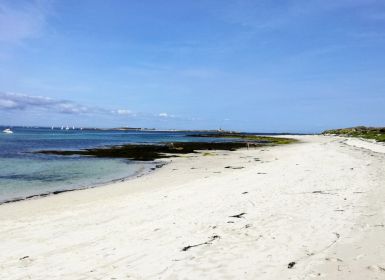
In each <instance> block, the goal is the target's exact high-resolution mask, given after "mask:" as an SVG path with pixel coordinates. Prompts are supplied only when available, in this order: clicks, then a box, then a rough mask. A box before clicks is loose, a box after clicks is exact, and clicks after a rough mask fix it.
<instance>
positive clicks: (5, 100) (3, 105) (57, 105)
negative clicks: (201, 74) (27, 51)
mask: <svg viewBox="0 0 385 280" xmlns="http://www.w3.org/2000/svg"><path fill="white" fill-rule="evenodd" d="M0 111H3V112H12V111H32V112H35V111H39V112H49V113H58V114H71V115H110V116H115V117H116V118H140V119H148V120H149V119H159V120H165V119H171V118H172V119H184V118H181V117H177V116H175V115H173V114H170V113H166V112H162V113H158V114H155V113H143V112H134V111H132V110H129V109H122V108H121V109H113V110H110V109H107V108H101V107H96V106H86V105H82V104H79V103H76V102H73V101H70V100H61V99H55V98H51V97H46V96H32V95H26V94H19V93H10V92H0Z"/></svg>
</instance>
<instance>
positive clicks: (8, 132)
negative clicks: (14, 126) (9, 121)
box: [3, 128, 13, 134]
mask: <svg viewBox="0 0 385 280" xmlns="http://www.w3.org/2000/svg"><path fill="white" fill-rule="evenodd" d="M3 133H6V134H12V133H13V131H12V130H11V129H10V128H6V129H4V130H3Z"/></svg>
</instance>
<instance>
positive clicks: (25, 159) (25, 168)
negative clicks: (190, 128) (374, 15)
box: [0, 127, 218, 203]
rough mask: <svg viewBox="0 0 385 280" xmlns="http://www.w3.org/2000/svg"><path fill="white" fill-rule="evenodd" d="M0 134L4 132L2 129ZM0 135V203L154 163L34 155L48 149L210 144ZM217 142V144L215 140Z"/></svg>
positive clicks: (79, 133)
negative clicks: (168, 143) (161, 143)
mask: <svg viewBox="0 0 385 280" xmlns="http://www.w3.org/2000/svg"><path fill="white" fill-rule="evenodd" d="M0 129H1V131H2V130H3V129H4V128H1V127H0ZM12 130H13V131H14V133H13V134H5V133H2V132H0V203H2V202H5V201H9V200H14V199H20V198H25V197H27V196H33V195H40V194H47V193H52V192H55V191H62V190H70V189H79V188H86V187H91V186H95V185H98V184H103V183H107V182H110V181H113V180H118V179H121V178H126V177H130V176H135V175H139V174H143V173H145V172H147V171H148V170H150V168H151V167H152V166H153V163H143V162H135V161H130V160H124V159H100V158H92V157H80V156H71V157H64V156H50V155H41V154H35V153H32V152H33V151H36V150H49V149H54V150H58V149H63V150H67V149H84V148H92V147H101V146H106V145H119V144H125V143H159V142H177V141H212V140H213V139H210V138H196V137H187V136H186V133H183V132H155V131H154V132H151V131H150V132H136V131H98V130H76V129H75V130H72V129H71V130H68V131H67V130H61V129H58V128H56V129H53V130H52V129H51V128H18V127H15V128H12ZM216 140H218V139H216Z"/></svg>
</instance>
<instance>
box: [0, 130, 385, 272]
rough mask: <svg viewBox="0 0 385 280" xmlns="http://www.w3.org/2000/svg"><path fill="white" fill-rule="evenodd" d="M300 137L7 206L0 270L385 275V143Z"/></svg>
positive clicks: (175, 162)
mask: <svg viewBox="0 0 385 280" xmlns="http://www.w3.org/2000/svg"><path fill="white" fill-rule="evenodd" d="M293 137H294V138H296V139H299V140H300V142H299V143H296V144H290V145H282V146H274V147H265V148H256V149H249V150H246V149H245V150H238V151H235V152H227V151H220V152H216V151H211V152H210V153H206V154H203V153H202V154H189V155H184V156H181V157H178V158H171V159H167V160H165V161H167V162H169V164H167V165H165V166H163V167H162V168H160V169H157V170H156V171H154V172H153V173H151V174H148V175H146V176H142V177H140V178H136V179H133V180H129V181H126V182H121V183H115V184H112V185H109V186H103V187H98V188H94V189H87V190H81V191H74V192H68V193H63V194H60V195H56V196H50V197H45V198H40V199H32V200H28V201H21V202H16V203H10V204H4V205H1V206H0V239H1V243H0V278H1V279H313V278H315V279H385V191H384V187H385V165H384V162H385V161H384V160H385V149H384V146H383V145H380V144H376V143H372V142H367V141H363V140H359V139H347V138H343V137H332V136H293Z"/></svg>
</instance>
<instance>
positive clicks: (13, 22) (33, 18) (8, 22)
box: [0, 0, 50, 44]
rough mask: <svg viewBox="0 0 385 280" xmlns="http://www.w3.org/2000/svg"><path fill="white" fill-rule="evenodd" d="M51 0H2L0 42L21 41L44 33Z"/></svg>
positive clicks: (0, 3) (0, 8)
mask: <svg viewBox="0 0 385 280" xmlns="http://www.w3.org/2000/svg"><path fill="white" fill-rule="evenodd" d="M49 7H50V2H49V1H42V0H40V1H37V0H36V1H22V2H18V1H1V2H0V42H3V43H11V44H14V43H20V42H22V41H23V40H25V39H30V38H34V37H38V36H40V35H41V34H42V32H43V29H44V27H45V24H46V19H47V14H48V13H49Z"/></svg>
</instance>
